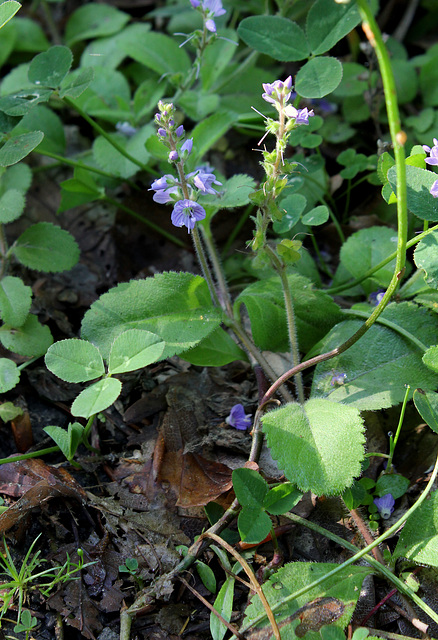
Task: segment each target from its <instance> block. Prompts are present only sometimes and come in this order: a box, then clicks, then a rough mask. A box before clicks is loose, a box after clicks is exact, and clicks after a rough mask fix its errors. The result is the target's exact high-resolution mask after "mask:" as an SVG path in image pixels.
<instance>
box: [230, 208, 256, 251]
mask: <svg viewBox="0 0 438 640" xmlns="http://www.w3.org/2000/svg"><path fill="white" fill-rule="evenodd" d="M253 209H254V205H253V204H249V205H248V206H247V207H246V209H245V211H244V212H243V213H242V215H241V216H240V218H239V220H238V221H237V223H236V224H235V225H234V227H233V229H232V231H231V233H230V235H229V236H228V240H227V241H226V243H225V245H224V247H223V249H222V258H225V256H226V255H227V253H228V251H229V250H230V247H231V245H232V244H233V242H234V240H235V239H236V238H237V236H238V234H239V232H240V230H241V228H242V227H243V225H244V224H245V222H246V221H247V220H248V218H249V215H250V213H251V211H252V210H253Z"/></svg>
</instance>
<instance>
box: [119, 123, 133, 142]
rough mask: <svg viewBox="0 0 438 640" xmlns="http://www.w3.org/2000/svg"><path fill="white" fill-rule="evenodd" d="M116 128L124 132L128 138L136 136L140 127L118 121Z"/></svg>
mask: <svg viewBox="0 0 438 640" xmlns="http://www.w3.org/2000/svg"><path fill="white" fill-rule="evenodd" d="M116 129H117V131H120V133H123V135H124V136H126V137H127V138H131V137H132V136H135V134H136V133H137V131H138V129H136V128H135V127H133V126H132V125H130V124H129V122H117V124H116Z"/></svg>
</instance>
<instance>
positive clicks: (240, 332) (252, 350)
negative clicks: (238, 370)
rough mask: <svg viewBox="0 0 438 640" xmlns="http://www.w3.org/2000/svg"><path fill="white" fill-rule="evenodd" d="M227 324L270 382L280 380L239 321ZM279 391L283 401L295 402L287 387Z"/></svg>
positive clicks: (230, 321)
mask: <svg viewBox="0 0 438 640" xmlns="http://www.w3.org/2000/svg"><path fill="white" fill-rule="evenodd" d="M227 324H228V325H229V327H230V328H231V329H232V330H233V331H234V333H235V334H236V336H237V338H238V339H239V341H240V342H241V344H242V346H243V348H244V349H245V351H246V352H247V353H249V354H250V355H251V356H252V357H253V358H254V360H255V361H256V362H258V363H259V365H260V366H261V367H262V369H263V371H264V372H265V374H266V375H267V377H268V378H269V380H276V379H277V378H278V375H277V374H276V373H275V371H274V370H273V369H272V367H271V365H270V364H269V362H268V361H267V360H266V358H265V356H264V355H263V353H262V352H261V351H259V349H257V347H256V346H255V344H254V343H253V341H252V340H251V338H250V337H249V336H248V334H247V333H246V331H245V330H244V329H243V327H242V325H241V324H240V323H239V321H238V320H236V319H235V318H230V319H229V321H228V322H227ZM278 390H279V392H280V393H281V395H282V396H283V399H284V400H285V402H294V397H293V396H292V394H291V393H290V392H289V390H288V389H287V387H285V386H284V385H280V386H279V387H278Z"/></svg>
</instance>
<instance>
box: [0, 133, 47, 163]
mask: <svg viewBox="0 0 438 640" xmlns="http://www.w3.org/2000/svg"><path fill="white" fill-rule="evenodd" d="M43 138H44V133H43V132H42V131H31V133H23V134H21V135H19V136H13V137H12V138H9V140H8V141H7V142H6V144H5V145H3V147H2V148H1V149H0V167H9V166H10V165H11V164H16V163H17V162H20V160H22V159H23V158H25V157H26V156H28V155H29V153H30V152H31V151H33V150H34V149H35V147H37V146H38V145H39V144H40V142H41V140H42V139H43Z"/></svg>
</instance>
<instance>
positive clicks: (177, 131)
mask: <svg viewBox="0 0 438 640" xmlns="http://www.w3.org/2000/svg"><path fill="white" fill-rule="evenodd" d="M159 131H160V130H159V129H158V132H159ZM175 133H176V135H177V136H178V138H181V136H182V135H184V127H183V125H182V124H180V125H179V127H178V128H177V129H176V131H175Z"/></svg>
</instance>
